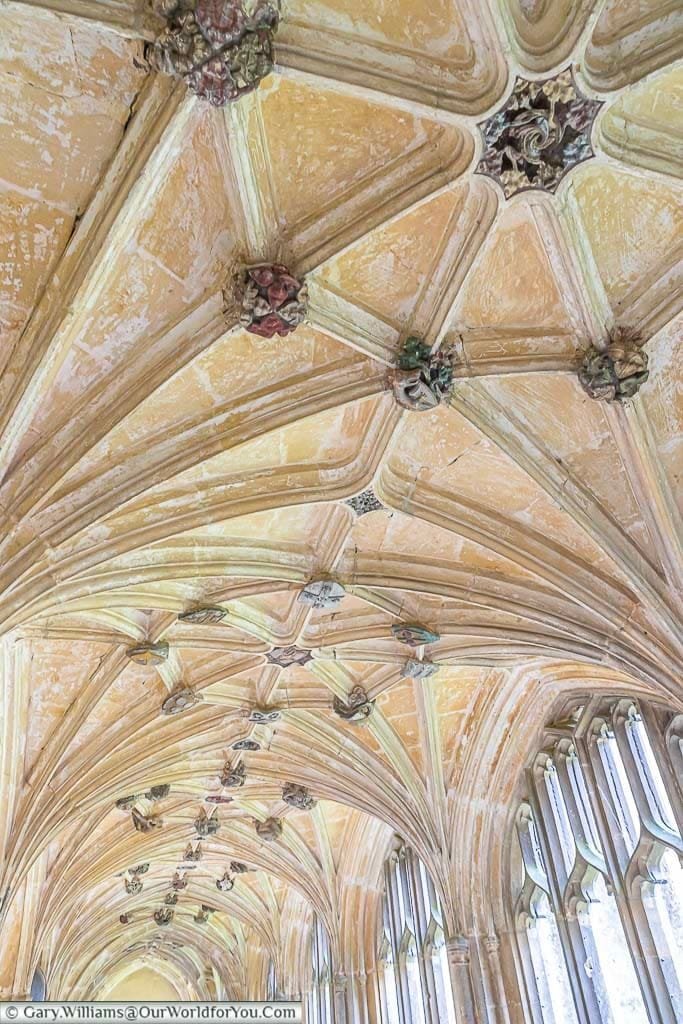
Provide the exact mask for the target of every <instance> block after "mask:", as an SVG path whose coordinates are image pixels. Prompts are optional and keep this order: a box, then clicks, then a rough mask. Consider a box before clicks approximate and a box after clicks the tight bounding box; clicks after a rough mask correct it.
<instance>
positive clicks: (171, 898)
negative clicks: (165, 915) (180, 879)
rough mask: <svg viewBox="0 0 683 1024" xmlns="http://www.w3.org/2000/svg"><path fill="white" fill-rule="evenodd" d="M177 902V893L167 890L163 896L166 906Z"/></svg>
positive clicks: (173, 905) (172, 905) (171, 905)
mask: <svg viewBox="0 0 683 1024" xmlns="http://www.w3.org/2000/svg"><path fill="white" fill-rule="evenodd" d="M177 902H178V893H177V892H167V893H166V895H165V896H164V903H165V904H166V906H167V907H175V905H176V903H177Z"/></svg>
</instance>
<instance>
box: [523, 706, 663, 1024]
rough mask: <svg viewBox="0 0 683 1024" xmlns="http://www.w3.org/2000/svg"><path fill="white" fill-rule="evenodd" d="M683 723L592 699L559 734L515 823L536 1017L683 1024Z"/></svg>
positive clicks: (557, 727) (553, 733) (526, 961)
mask: <svg viewBox="0 0 683 1024" xmlns="http://www.w3.org/2000/svg"><path fill="white" fill-rule="evenodd" d="M680 733H681V717H680V716H677V717H674V716H671V715H670V714H667V713H666V712H664V711H663V710H661V709H660V708H657V707H655V706H651V705H647V704H638V703H637V702H634V701H633V700H631V699H618V698H612V699H609V698H596V699H594V700H592V701H591V702H590V703H589V704H588V705H587V706H586V707H585V708H582V709H580V713H575V714H573V715H571V716H566V717H565V718H564V719H563V721H562V722H560V723H556V724H554V725H551V726H549V728H548V732H547V735H546V741H545V743H544V746H543V749H542V750H541V752H540V753H539V754H538V755H537V756H536V758H535V759H534V761H533V763H532V765H531V767H530V769H529V770H528V772H527V783H528V795H527V798H526V799H525V800H524V801H523V802H522V804H521V805H520V807H519V809H518V812H517V816H516V821H515V825H516V829H515V832H516V835H515V849H514V851H513V854H514V856H513V863H514V861H515V860H516V861H517V863H518V864H519V862H520V861H521V864H522V865H523V873H522V877H523V880H522V882H521V888H520V885H519V884H518V885H517V890H516V893H517V895H516V905H515V922H516V934H517V938H518V953H519V957H520V964H521V967H522V974H523V979H524V983H525V989H526V993H527V997H528V1001H529V1006H530V1010H531V1016H532V1018H533V1019H534V1021H538V1022H542V1024H574V1022H576V1024H585V1022H588V1021H590V1022H591V1024H593V1022H600V1024H618V1022H622V1021H627V1022H628V1024H647V1021H649V1020H658V1021H667V1022H671V1024H673V1022H674V1021H677V1020H681V1019H683V868H682V867H681V861H682V860H683V840H682V839H681V819H682V817H683V814H682V809H683V802H682V800H681V785H680V780H679V778H678V777H677V772H678V768H679V766H678V765H677V764H676V761H675V757H674V756H672V751H676V750H680V746H679V744H680Z"/></svg>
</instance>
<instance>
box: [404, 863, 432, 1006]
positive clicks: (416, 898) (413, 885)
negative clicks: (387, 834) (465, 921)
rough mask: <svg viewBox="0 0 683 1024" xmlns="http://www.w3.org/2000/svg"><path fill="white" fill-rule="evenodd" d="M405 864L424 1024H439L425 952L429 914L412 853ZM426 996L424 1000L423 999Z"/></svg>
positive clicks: (429, 958) (429, 960)
mask: <svg viewBox="0 0 683 1024" xmlns="http://www.w3.org/2000/svg"><path fill="white" fill-rule="evenodd" d="M408 856H409V860H408V863H407V865H406V866H407V870H408V877H409V881H410V890H411V893H412V896H413V901H412V904H413V913H414V914H415V915H416V916H417V920H416V921H414V924H415V943H416V945H417V961H418V966H419V969H420V979H421V981H422V995H423V999H422V1004H423V1007H424V1014H425V1021H426V1024H431V1022H433V1024H439V1004H438V1002H437V999H436V985H435V983H434V969H433V967H432V962H431V956H430V955H429V954H428V953H427V952H426V950H425V943H426V937H427V929H428V927H429V918H430V917H431V912H430V914H429V915H428V914H427V907H425V903H424V895H423V891H422V883H421V879H420V872H419V868H418V865H417V860H416V857H415V855H414V853H413V852H412V851H411V852H410V853H409V855H408ZM425 996H426V999H425V998H424V997H425Z"/></svg>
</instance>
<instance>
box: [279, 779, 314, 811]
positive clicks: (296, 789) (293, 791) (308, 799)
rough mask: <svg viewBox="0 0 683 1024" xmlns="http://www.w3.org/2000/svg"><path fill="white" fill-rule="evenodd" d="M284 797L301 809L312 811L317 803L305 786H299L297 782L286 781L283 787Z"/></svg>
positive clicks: (290, 803)
mask: <svg viewBox="0 0 683 1024" xmlns="http://www.w3.org/2000/svg"><path fill="white" fill-rule="evenodd" d="M282 799H283V800H284V802H285V803H286V804H289V806H290V807H296V808H297V810H299V811H312V810H313V808H314V807H315V805H316V803H317V800H316V799H315V798H314V797H312V796H311V794H310V792H309V791H308V790H307V789H306V787H305V786H298V785H297V784H296V783H295V782H287V783H285V785H284V786H283V788H282Z"/></svg>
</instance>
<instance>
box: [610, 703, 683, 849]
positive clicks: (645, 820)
mask: <svg viewBox="0 0 683 1024" xmlns="http://www.w3.org/2000/svg"><path fill="white" fill-rule="evenodd" d="M627 703H628V702H627V701H620V702H619V703H618V704H617V705H616V706H615V707H614V709H613V711H612V728H613V731H614V737H615V739H616V741H617V746H618V747H619V752H620V754H621V758H622V761H623V762H624V767H625V769H626V774H627V776H628V779H629V782H630V784H631V790H632V792H633V798H634V800H635V802H636V806H637V808H638V813H639V814H640V817H641V821H642V824H643V826H644V827H645V828H646V829H647V831H648V832H649V834H650V835H651V836H652V838H653V839H657V840H659V841H660V842H662V843H663V844H664V845H666V846H671V847H672V848H674V849H676V845H675V844H674V843H672V842H671V840H672V839H673V833H672V832H670V831H667V830H666V829H665V828H664V827H663V825H662V823H661V822H659V821H657V820H656V819H655V816H654V814H653V811H652V808H651V807H650V802H649V800H648V797H647V792H646V789H645V785H644V783H643V779H642V776H641V773H640V769H639V766H638V762H637V760H636V756H635V754H634V752H633V750H632V749H631V744H630V742H629V738H628V734H627V725H626V713H625V710H624V709H625V706H626V704H627ZM638 711H639V713H640V708H639V709H638ZM659 731H660V730H659V727H658V726H657V725H656V724H655V726H654V728H653V729H652V730H651V733H650V732H648V734H647V735H648V739H650V740H651V741H652V739H653V738H655V737H656V736H657V735H658V733H659ZM653 749H654V750H656V746H655V745H654V744H653ZM655 758H656V761H657V766H658V767H659V769H660V771H661V772H662V776H663V778H664V779H665V780H666V778H667V773H666V771H662V769H663V768H666V764H667V762H668V758H661V757H660V758H657V756H656V754H655ZM666 788H667V796H669V795H670V794H669V792H668V787H666ZM675 803H676V802H675V801H673V802H672V807H673V811H674V815H676V817H677V824H678V828H679V831H680V830H681V826H682V825H683V821H680V820H679V819H678V814H679V813H680V806H679V807H678V808H677V807H676V806H675ZM677 812H678V813H677ZM677 852H679V853H680V850H677Z"/></svg>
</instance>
